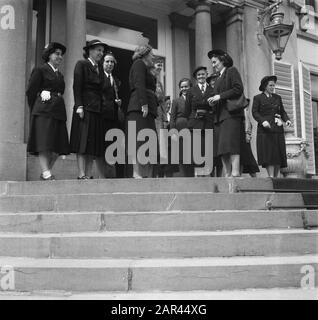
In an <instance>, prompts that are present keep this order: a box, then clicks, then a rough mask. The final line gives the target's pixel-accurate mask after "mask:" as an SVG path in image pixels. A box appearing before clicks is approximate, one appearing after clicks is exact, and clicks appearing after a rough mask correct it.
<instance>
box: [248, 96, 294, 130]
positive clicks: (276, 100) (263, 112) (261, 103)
mask: <svg viewBox="0 0 318 320" xmlns="http://www.w3.org/2000/svg"><path fill="white" fill-rule="evenodd" d="M252 113H253V117H254V119H255V120H256V121H257V122H258V133H269V132H272V133H282V132H284V129H283V126H280V127H278V126H277V125H276V124H275V114H279V115H280V116H281V118H282V120H283V121H284V122H286V121H288V120H289V117H288V115H287V113H286V111H285V109H284V106H283V102H282V98H281V96H280V95H278V94H273V95H272V97H270V98H268V97H267V96H266V95H265V94H264V93H261V94H258V95H256V96H255V97H254V99H253V107H252ZM264 121H268V122H269V123H270V125H271V129H266V128H264V127H263V126H262V123H263V122H264Z"/></svg>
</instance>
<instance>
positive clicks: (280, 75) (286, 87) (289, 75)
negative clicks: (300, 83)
mask: <svg viewBox="0 0 318 320" xmlns="http://www.w3.org/2000/svg"><path fill="white" fill-rule="evenodd" d="M274 74H275V76H276V77H277V83H276V90H275V91H276V93H277V94H279V95H280V96H281V97H282V100H283V105H284V109H285V111H286V112H287V115H288V117H289V118H290V120H291V122H292V125H293V127H292V129H293V130H294V135H295V136H296V137H297V134H298V133H297V117H296V103H295V81H294V67H293V65H291V64H290V63H286V62H281V61H277V60H275V61H274Z"/></svg>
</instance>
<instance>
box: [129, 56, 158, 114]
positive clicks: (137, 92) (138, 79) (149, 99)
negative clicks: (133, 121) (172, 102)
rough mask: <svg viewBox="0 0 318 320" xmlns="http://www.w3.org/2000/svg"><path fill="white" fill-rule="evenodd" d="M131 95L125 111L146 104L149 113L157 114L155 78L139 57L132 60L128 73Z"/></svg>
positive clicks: (136, 108) (133, 109)
mask: <svg viewBox="0 0 318 320" xmlns="http://www.w3.org/2000/svg"><path fill="white" fill-rule="evenodd" d="M129 85H130V91H131V96H130V100H129V104H128V109H127V112H128V113H129V112H131V111H140V112H141V107H142V106H144V105H148V107H149V113H150V114H151V115H153V116H154V117H156V116H157V106H158V102H157V97H156V94H155V92H156V78H155V77H154V75H152V74H151V72H150V70H149V68H147V66H146V65H145V63H144V62H143V61H142V60H141V59H137V60H135V61H134V63H133V65H132V66H131V69H130V73H129Z"/></svg>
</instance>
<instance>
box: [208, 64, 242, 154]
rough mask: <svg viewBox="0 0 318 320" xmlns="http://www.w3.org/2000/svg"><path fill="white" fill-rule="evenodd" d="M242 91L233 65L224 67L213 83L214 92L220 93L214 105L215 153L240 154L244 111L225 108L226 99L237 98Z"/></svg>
mask: <svg viewBox="0 0 318 320" xmlns="http://www.w3.org/2000/svg"><path fill="white" fill-rule="evenodd" d="M243 91H244V88H243V83H242V79H241V76H240V74H239V72H238V70H237V69H236V68H235V67H229V68H226V69H225V71H224V72H223V74H222V75H221V77H220V78H218V79H217V80H216V82H215V85H214V94H215V95H220V97H221V99H220V101H219V102H218V103H217V104H216V105H215V115H214V123H215V131H214V135H215V137H214V141H215V155H216V156H223V155H226V154H232V155H234V154H241V152H242V148H241V146H242V144H243V141H244V139H245V133H244V131H245V130H244V123H243V119H244V111H239V112H235V113H230V112H229V111H228V110H227V108H226V100H227V99H235V98H238V97H239V96H240V95H241V94H242V93H243Z"/></svg>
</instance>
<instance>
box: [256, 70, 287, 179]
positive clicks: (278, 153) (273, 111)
mask: <svg viewBox="0 0 318 320" xmlns="http://www.w3.org/2000/svg"><path fill="white" fill-rule="evenodd" d="M276 82H277V77H276V76H266V77H264V78H263V79H262V81H261V85H260V87H259V90H260V91H262V93H261V94H258V95H257V96H255V97H254V101H253V107H252V112H253V117H254V119H255V120H256V121H257V122H258V127H257V157H258V163H259V165H261V166H262V167H264V168H266V170H267V173H268V175H269V177H272V178H276V177H277V176H278V173H279V171H280V168H285V167H287V157H286V143H285V135H284V127H283V122H286V125H287V126H288V127H289V126H291V121H290V120H289V118H288V116H287V113H286V111H285V109H284V106H283V102H282V98H281V96H279V95H278V94H275V93H274V91H275V84H276Z"/></svg>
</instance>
